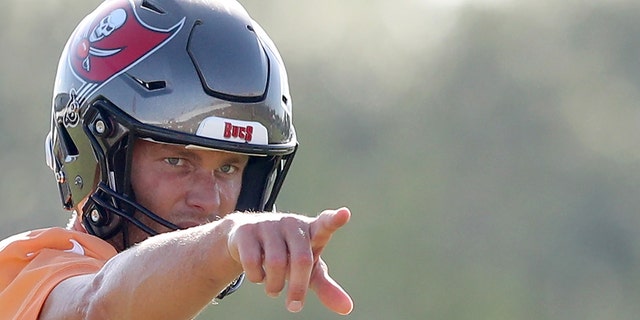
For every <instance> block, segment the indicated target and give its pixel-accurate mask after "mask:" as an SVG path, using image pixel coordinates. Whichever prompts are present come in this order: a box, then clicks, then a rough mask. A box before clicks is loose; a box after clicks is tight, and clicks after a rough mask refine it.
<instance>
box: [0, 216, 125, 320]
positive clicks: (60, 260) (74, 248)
mask: <svg viewBox="0 0 640 320" xmlns="http://www.w3.org/2000/svg"><path fill="white" fill-rule="evenodd" d="M116 254H117V252H116V250H115V248H113V247H112V246H111V245H110V244H108V243H107V242H105V241H104V240H102V239H100V238H98V237H95V236H92V235H89V234H85V233H80V232H77V231H71V230H66V229H63V228H50V229H40V230H34V231H29V232H24V233H21V234H18V235H15V236H12V237H9V238H7V239H5V240H2V241H1V242H0V319H3V320H4V319H20V320H30V319H37V318H38V314H39V313H40V309H41V308H42V305H43V304H44V302H45V300H46V298H47V296H48V295H49V292H51V290H52V289H53V288H54V287H55V286H56V285H57V284H58V283H60V282H61V281H63V280H65V279H67V278H70V277H73V276H78V275H82V274H89V273H95V272H97V271H98V270H100V268H102V266H103V265H104V264H105V263H106V262H107V260H109V259H110V258H112V257H113V256H115V255H116Z"/></svg>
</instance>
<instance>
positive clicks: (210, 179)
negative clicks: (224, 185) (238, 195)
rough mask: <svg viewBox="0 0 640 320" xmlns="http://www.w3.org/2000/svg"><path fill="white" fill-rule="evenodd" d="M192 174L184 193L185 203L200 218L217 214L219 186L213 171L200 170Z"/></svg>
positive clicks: (219, 198) (219, 196) (219, 197)
mask: <svg viewBox="0 0 640 320" xmlns="http://www.w3.org/2000/svg"><path fill="white" fill-rule="evenodd" d="M202 171H203V172H199V173H198V174H197V175H195V176H194V179H193V181H192V183H191V184H190V185H189V190H188V192H187V193H186V199H185V202H186V204H187V205H188V206H189V207H190V208H192V209H195V211H196V213H197V214H198V215H199V216H201V218H207V217H208V216H210V215H211V216H213V215H218V214H219V213H218V211H219V209H220V202H221V201H220V200H221V195H220V192H221V190H220V186H219V184H218V182H217V181H216V177H215V174H214V172H213V171H208V170H202Z"/></svg>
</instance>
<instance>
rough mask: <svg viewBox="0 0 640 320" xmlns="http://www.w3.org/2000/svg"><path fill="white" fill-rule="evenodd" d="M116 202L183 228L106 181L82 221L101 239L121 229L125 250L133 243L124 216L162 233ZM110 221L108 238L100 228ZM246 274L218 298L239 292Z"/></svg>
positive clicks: (151, 232) (152, 232)
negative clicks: (114, 189)
mask: <svg viewBox="0 0 640 320" xmlns="http://www.w3.org/2000/svg"><path fill="white" fill-rule="evenodd" d="M116 203H119V204H121V205H120V207H122V204H126V205H128V206H130V207H132V208H133V209H135V210H137V211H139V212H141V213H142V214H144V215H145V216H147V217H149V218H151V219H152V220H153V221H155V222H157V223H159V224H161V225H162V226H164V227H166V228H168V229H171V230H179V229H180V227H178V226H176V225H175V224H173V223H171V222H169V221H167V220H165V219H163V218H161V217H160V216H158V215H156V214H155V213H153V212H152V211H151V210H149V209H147V208H145V207H144V206H142V205H140V204H139V203H137V202H136V201H134V200H132V199H130V198H129V197H127V196H125V195H121V194H118V193H116V192H115V191H113V190H112V189H111V188H109V187H108V186H107V185H106V184H105V183H103V182H100V183H99V184H98V186H97V189H96V192H94V193H93V194H92V195H91V197H90V200H89V201H87V204H86V205H85V207H84V210H85V211H84V212H85V213H83V218H82V221H83V224H84V226H85V228H86V229H87V231H88V232H89V233H91V234H93V235H96V236H98V237H100V238H111V237H113V236H115V235H116V234H117V233H119V232H120V233H122V237H123V238H122V239H123V246H124V248H125V249H126V248H128V247H129V246H130V245H131V244H130V243H129V239H128V235H127V229H128V224H126V223H123V221H122V220H121V219H125V220H126V221H127V222H129V223H131V224H132V225H134V226H135V227H137V228H139V229H140V230H142V231H144V232H146V233H147V234H149V235H150V236H154V235H157V234H159V233H158V232H157V231H156V230H153V229H152V228H150V227H148V226H147V225H145V224H144V223H142V222H141V221H140V220H138V219H137V218H135V217H133V215H132V214H130V213H128V212H127V211H126V210H124V209H122V208H119V207H118V206H116V205H115V204H116ZM101 211H102V212H101ZM105 211H109V213H111V214H113V215H115V216H117V217H119V218H120V219H117V221H116V219H114V220H113V221H109V219H108V218H107V216H108V215H107V213H106V212H105ZM103 220H107V221H106V222H103ZM109 222H112V223H114V225H113V226H110V227H109V228H110V229H111V230H110V232H109V237H103V234H102V233H101V232H100V231H99V230H100V228H101V227H104V225H105V224H108V223H109ZM244 277H245V276H244V273H242V274H240V276H239V277H238V278H236V279H235V280H234V281H233V282H231V284H229V286H227V287H226V288H225V289H224V290H222V291H221V292H220V293H219V294H218V295H217V296H216V298H217V299H222V298H224V297H226V296H228V295H230V294H232V293H234V292H236V291H237V290H238V289H239V288H240V286H241V285H242V282H243V281H244Z"/></svg>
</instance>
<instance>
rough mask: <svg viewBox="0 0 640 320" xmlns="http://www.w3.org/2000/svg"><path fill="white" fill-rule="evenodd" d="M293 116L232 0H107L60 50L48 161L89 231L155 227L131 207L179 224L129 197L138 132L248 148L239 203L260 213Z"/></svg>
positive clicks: (284, 161) (270, 201)
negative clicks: (78, 209) (248, 156)
mask: <svg viewBox="0 0 640 320" xmlns="http://www.w3.org/2000/svg"><path fill="white" fill-rule="evenodd" d="M291 119H292V118H291V97H290V95H289V85H288V80H287V74H286V70H285V67H284V64H283V62H282V58H281V57H280V55H279V53H278V51H277V49H276V47H275V46H274V44H273V43H272V41H271V40H270V39H269V37H268V36H267V34H266V33H265V32H264V31H263V29H262V28H261V27H260V26H259V25H258V24H257V23H256V22H255V21H253V20H252V19H251V18H250V16H249V15H248V14H247V12H246V11H245V10H244V8H243V7H242V6H241V5H240V4H238V3H237V2H236V1H233V0H206V1H205V0H200V1H180V0H107V1H105V2H104V3H102V4H101V5H100V6H99V7H98V8H97V9H96V10H95V11H94V12H92V13H91V14H89V15H88V16H87V17H86V18H85V19H84V20H83V21H82V22H81V23H80V24H79V25H78V27H77V28H76V30H75V31H74V32H73V34H72V35H71V37H70V39H69V41H68V42H67V44H66V46H65V48H64V51H63V53H62V56H61V58H60V62H59V65H58V71H57V75H56V81H55V88H54V94H53V106H52V112H51V130H50V132H49V134H48V136H47V139H46V142H45V149H46V153H47V163H48V165H49V167H51V169H52V170H53V172H54V174H55V178H56V180H57V182H58V187H59V189H60V196H61V199H62V204H63V207H64V208H65V209H67V210H73V209H74V208H75V207H76V206H78V205H79V204H80V203H81V201H82V200H83V199H86V198H88V201H87V202H86V204H84V205H83V208H82V209H83V210H82V212H83V217H82V219H83V223H84V226H85V227H86V229H87V230H88V232H90V233H91V234H94V235H96V236H99V237H101V238H103V239H110V238H112V237H114V236H118V235H122V234H124V232H123V229H124V228H127V227H130V226H131V225H133V226H135V227H138V228H140V229H142V230H144V231H146V232H147V233H149V234H151V235H153V234H156V231H155V230H153V229H151V228H150V227H149V226H147V225H144V224H143V223H141V222H140V220H139V219H138V218H137V217H136V216H137V215H139V214H143V215H147V216H149V217H150V218H152V219H153V220H154V221H156V222H158V223H160V224H162V225H164V226H166V227H168V228H171V229H177V227H176V226H175V225H174V224H172V223H171V221H166V220H164V219H162V218H160V217H159V216H157V215H155V214H154V213H153V212H150V211H149V210H147V209H146V208H144V207H142V206H141V205H140V204H138V203H137V202H136V200H135V194H134V192H133V191H132V189H131V185H130V170H131V157H132V152H131V151H132V148H131V146H132V145H133V143H134V141H135V140H136V139H150V140H153V141H158V142H164V143H173V144H183V145H195V146H201V147H205V148H212V149H217V150H224V151H230V152H236V153H242V154H248V155H250V156H251V157H250V160H249V164H248V165H247V167H246V169H245V173H244V177H243V183H242V190H241V194H240V198H239V200H238V205H237V210H240V211H264V210H267V211H269V210H272V209H273V208H274V202H275V200H276V196H277V195H278V191H279V189H280V187H281V185H282V183H283V181H284V178H285V176H286V173H287V170H288V168H289V166H290V165H291V161H292V159H293V156H294V154H295V151H296V149H297V146H298V142H297V138H296V134H295V130H294V127H293V124H292V120H291ZM125 241H128V240H126V239H125ZM127 245H131V244H127Z"/></svg>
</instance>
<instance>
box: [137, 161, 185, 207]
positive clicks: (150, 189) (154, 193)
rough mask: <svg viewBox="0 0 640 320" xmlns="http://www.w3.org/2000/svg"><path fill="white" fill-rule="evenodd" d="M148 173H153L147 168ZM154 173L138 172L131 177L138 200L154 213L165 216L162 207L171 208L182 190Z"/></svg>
mask: <svg viewBox="0 0 640 320" xmlns="http://www.w3.org/2000/svg"><path fill="white" fill-rule="evenodd" d="M146 172H147V173H152V172H151V170H147V171H146ZM159 177H160V176H154V174H153V173H152V174H138V175H134V176H132V178H131V185H132V187H133V192H134V194H135V196H136V202H138V203H139V204H140V205H142V206H144V207H145V208H147V209H149V210H151V211H152V212H153V213H155V214H157V215H159V216H161V217H165V214H164V212H163V210H162V208H170V207H171V203H172V202H173V201H174V200H175V199H176V198H177V197H179V195H176V193H177V190H180V188H178V187H177V186H176V185H175V184H172V183H171V182H168V181H166V179H160V178H159Z"/></svg>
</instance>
